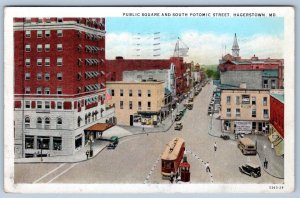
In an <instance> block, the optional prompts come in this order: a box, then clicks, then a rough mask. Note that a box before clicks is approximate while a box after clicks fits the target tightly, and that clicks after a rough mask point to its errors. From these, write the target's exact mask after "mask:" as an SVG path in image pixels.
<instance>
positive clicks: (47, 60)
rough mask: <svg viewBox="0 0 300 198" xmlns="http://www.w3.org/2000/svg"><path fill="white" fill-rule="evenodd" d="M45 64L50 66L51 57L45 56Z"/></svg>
mask: <svg viewBox="0 0 300 198" xmlns="http://www.w3.org/2000/svg"><path fill="white" fill-rule="evenodd" d="M45 66H48V67H49V66H50V58H45Z"/></svg>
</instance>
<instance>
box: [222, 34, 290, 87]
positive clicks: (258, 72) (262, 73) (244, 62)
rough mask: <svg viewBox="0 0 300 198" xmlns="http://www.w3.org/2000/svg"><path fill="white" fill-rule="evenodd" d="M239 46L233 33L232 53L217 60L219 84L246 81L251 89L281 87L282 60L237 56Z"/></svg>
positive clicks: (282, 80)
mask: <svg viewBox="0 0 300 198" xmlns="http://www.w3.org/2000/svg"><path fill="white" fill-rule="evenodd" d="M239 50H240V49H239V46H238V43H237V38H236V35H235V38H234V42H233V46H232V54H226V55H225V56H223V57H222V59H221V60H219V66H218V69H219V71H220V79H221V84H225V85H232V86H239V84H241V83H246V84H247V87H248V88H251V89H283V87H284V72H283V71H284V60H283V59H272V58H266V59H261V58H258V57H257V56H255V55H254V56H253V57H251V58H250V59H244V58H241V57H240V56H239Z"/></svg>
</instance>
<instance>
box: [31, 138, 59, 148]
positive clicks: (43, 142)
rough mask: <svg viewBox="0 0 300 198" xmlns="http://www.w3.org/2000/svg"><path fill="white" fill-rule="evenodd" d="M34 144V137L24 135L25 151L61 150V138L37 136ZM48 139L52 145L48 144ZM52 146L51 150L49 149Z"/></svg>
mask: <svg viewBox="0 0 300 198" xmlns="http://www.w3.org/2000/svg"><path fill="white" fill-rule="evenodd" d="M36 138H37V139H36V140H37V141H36V144H34V139H35V136H33V135H25V148H26V149H45V150H49V149H51V150H61V149H62V138H61V137H53V138H50V137H49V136H37V137H36ZM50 139H52V142H51V143H52V144H51V143H50ZM50 145H52V148H50Z"/></svg>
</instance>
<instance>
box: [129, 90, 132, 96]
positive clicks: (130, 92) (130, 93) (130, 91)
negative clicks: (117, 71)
mask: <svg viewBox="0 0 300 198" xmlns="http://www.w3.org/2000/svg"><path fill="white" fill-rule="evenodd" d="M129 97H132V89H130V90H129Z"/></svg>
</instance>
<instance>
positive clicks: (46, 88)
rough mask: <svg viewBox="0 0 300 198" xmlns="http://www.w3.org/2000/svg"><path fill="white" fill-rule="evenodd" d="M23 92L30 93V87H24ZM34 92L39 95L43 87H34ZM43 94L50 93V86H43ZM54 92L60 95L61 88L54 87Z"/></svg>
mask: <svg viewBox="0 0 300 198" xmlns="http://www.w3.org/2000/svg"><path fill="white" fill-rule="evenodd" d="M25 94H31V88H30V87H25ZM36 94H38V95H41V94H43V88H42V87H37V88H36ZM44 94H46V95H50V94H51V93H50V87H45V88H44ZM56 94H57V95H62V88H61V87H57V88H56Z"/></svg>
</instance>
